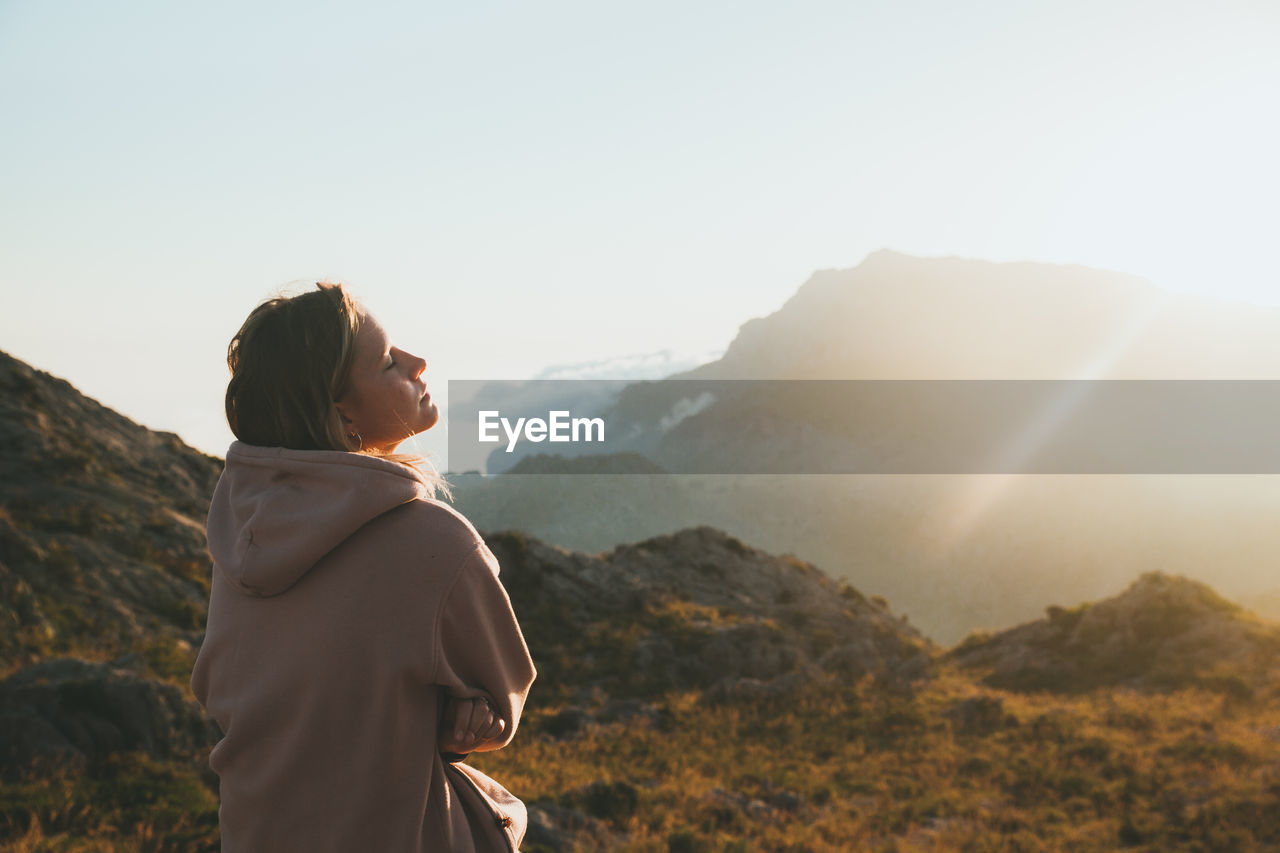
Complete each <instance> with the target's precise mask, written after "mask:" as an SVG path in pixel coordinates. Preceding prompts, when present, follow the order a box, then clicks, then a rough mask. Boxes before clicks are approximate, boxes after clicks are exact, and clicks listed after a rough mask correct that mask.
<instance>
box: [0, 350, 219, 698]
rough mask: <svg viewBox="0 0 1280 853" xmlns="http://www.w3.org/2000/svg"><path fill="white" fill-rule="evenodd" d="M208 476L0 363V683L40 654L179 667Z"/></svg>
mask: <svg viewBox="0 0 1280 853" xmlns="http://www.w3.org/2000/svg"><path fill="white" fill-rule="evenodd" d="M221 470H222V465H221V462H220V460H218V459H216V458H214V457H212V456H207V455H205V454H203V453H199V452H197V451H195V450H192V449H191V448H190V447H187V446H186V445H184V444H183V443H182V442H181V441H180V440H179V439H178V437H177V436H176V435H174V434H172V433H163V432H153V431H151V430H149V429H146V428H145V427H142V426H139V425H138V424H136V423H134V422H133V421H131V420H129V419H128V418H125V417H123V416H121V415H120V414H118V413H116V412H114V411H112V410H110V409H108V408H106V407H104V406H102V405H100V404H99V403H97V402H95V401H94V400H91V399H89V398H88V397H85V396H84V395H82V394H80V393H79V392H78V391H76V390H75V388H73V387H72V386H71V385H70V384H69V383H67V382H66V381H64V380H61V379H58V378H56V377H53V376H50V375H49V374H47V373H45V372H43V371H38V370H34V369H33V368H31V367H30V366H28V365H26V364H24V363H22V362H20V361H18V360H16V359H14V358H12V357H10V356H9V355H7V354H5V353H0V601H3V604H0V620H2V621H3V623H4V625H5V630H4V631H2V632H0V676H2V675H8V674H10V673H12V672H14V671H15V670H16V669H18V668H20V667H22V666H25V665H28V664H31V663H33V662H34V661H36V660H37V659H41V658H45V657H48V656H52V655H75V656H77V657H80V658H84V659H87V660H93V661H99V662H102V661H108V660H111V659H113V658H116V657H118V656H120V655H123V654H128V653H134V652H139V651H140V652H141V653H142V654H143V656H144V658H145V659H146V661H147V666H148V667H149V669H150V671H152V672H153V674H156V675H168V674H171V673H173V672H174V671H175V670H181V669H183V668H185V667H187V664H188V663H189V662H190V661H191V660H193V654H194V653H193V652H192V647H193V645H194V644H195V643H197V642H198V641H199V638H200V637H201V635H202V631H201V625H202V621H203V615H204V608H205V604H206V602H207V601H208V595H209V576H208V575H209V570H208V568H209V564H208V557H207V550H206V544H205V536H204V520H205V516H206V514H207V512H208V508H209V496H210V495H211V494H212V493H213V487H214V485H215V484H216V482H217V479H218V474H219V473H220V472H221Z"/></svg>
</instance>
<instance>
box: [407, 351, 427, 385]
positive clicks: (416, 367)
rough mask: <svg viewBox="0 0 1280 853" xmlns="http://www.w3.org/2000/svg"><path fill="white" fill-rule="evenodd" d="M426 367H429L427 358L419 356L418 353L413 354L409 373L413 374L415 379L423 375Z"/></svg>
mask: <svg viewBox="0 0 1280 853" xmlns="http://www.w3.org/2000/svg"><path fill="white" fill-rule="evenodd" d="M426 369H427V362H426V360H425V359H421V358H418V357H417V356H416V355H415V356H413V358H412V361H411V362H410V364H409V375H410V376H412V377H413V378H414V379H417V378H418V377H419V376H421V375H422V371H424V370H426Z"/></svg>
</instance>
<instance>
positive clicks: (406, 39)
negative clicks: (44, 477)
mask: <svg viewBox="0 0 1280 853" xmlns="http://www.w3.org/2000/svg"><path fill="white" fill-rule="evenodd" d="M1277 44H1280V4H1277V3H1274V2H1264V0H1257V1H1256V2H1231V0H1225V1H1224V0H1218V2H1212V3H1210V2H1198V3H1179V2H1171V1H1170V0H1161V2H1128V0H1105V2H1095V1H1094V0H1072V2H1058V3H1033V2H1026V0H1012V2H992V1H991V0H988V1H987V2H969V3H954V2H919V1H918V0H893V2H864V3H858V2H848V1H847V0H845V2H830V3H820V2H809V3H806V2H792V3H751V2H736V3H728V2H723V3H710V2H707V3H696V2H689V0H681V2H661V1H660V0H648V2H645V3H631V4H619V3H600V2H590V3H588V2H581V3H563V2H542V3H487V2H471V3H466V4H443V3H432V2H415V3H394V4H392V3H384V4H377V3H359V4H356V3H350V4H338V3H321V2H307V3H302V2H294V3H259V2H255V3H219V4H208V3H206V4H191V3H174V2H171V0H166V2H131V1H130V0H120V2H113V3H100V2H92V3H89V2H71V0H59V2H53V3H49V2H36V0H31V2H15V0H0V121H3V126H2V128H3V129H2V132H0V277H2V279H3V282H4V288H5V310H4V311H3V312H0V349H4V350H6V351H8V352H10V353H12V354H13V355H16V356H17V357H19V358H22V359H24V360H26V361H29V362H31V363H32V364H34V365H35V366H36V367H39V368H41V369H44V370H48V371H50V372H52V373H54V374H56V375H59V376H62V377H64V378H67V379H69V380H70V381H71V382H72V383H73V384H75V385H76V386H77V387H79V388H80V389H81V390H82V391H84V392H86V393H88V394H89V395H91V396H93V397H95V398H96V399H98V400H99V401H101V402H103V403H104V404H106V405H109V406H112V407H114V408H117V409H119V410H120V411H122V412H123V413H125V414H126V415H128V416H130V417H132V418H134V419H135V420H138V421H140V422H142V423H143V424H145V425H147V426H150V427H153V428H156V429H167V430H173V431H176V432H178V433H179V434H180V435H182V436H183V437H184V438H185V439H187V440H188V441H190V442H191V443H193V444H195V445H197V446H199V447H201V448H202V449H205V450H208V451H210V452H214V453H219V454H220V453H221V452H223V451H224V450H225V448H226V444H227V442H229V441H230V439H231V435H230V432H229V431H228V430H227V428H226V425H225V421H224V420H223V416H222V393H223V391H224V389H225V381H226V367H225V360H224V359H225V351H226V344H227V341H228V340H229V339H230V337H231V335H232V334H233V333H234V332H235V330H236V328H237V327H238V326H239V324H240V322H241V321H242V320H243V319H244V317H245V315H246V314H247V313H248V312H249V311H250V309H252V308H253V306H254V305H256V304H257V303H258V302H260V301H261V300H262V299H264V298H266V297H267V296H268V295H269V294H270V293H271V292H272V291H273V290H275V289H276V288H278V287H280V286H282V285H285V284H287V283H289V282H291V281H295V280H299V279H307V278H310V279H312V280H314V279H315V278H317V277H332V278H340V279H343V280H345V281H347V282H349V283H350V284H351V285H352V286H353V289H354V290H355V292H356V293H357V295H359V296H360V297H361V298H363V299H364V301H365V302H366V303H367V304H368V305H369V306H370V307H371V308H372V309H373V310H374V312H375V313H377V314H378V315H379V316H380V318H381V319H382V320H383V322H384V325H386V326H387V327H388V329H389V330H390V331H391V333H392V335H393V337H394V338H395V340H396V341H397V343H398V344H399V345H401V346H403V347H405V348H406V349H409V350H411V351H414V352H417V353H419V354H421V355H422V356H423V357H425V358H426V359H427V361H428V364H429V367H428V373H427V381H428V385H429V387H431V388H432V389H433V396H436V397H437V399H438V400H441V401H443V392H444V390H445V388H444V385H445V382H446V381H447V380H448V379H451V378H453V379H484V378H494V379H499V378H521V377H528V376H533V375H535V374H537V373H538V372H539V371H541V370H543V369H544V368H546V367H548V366H550V365H556V364H566V363H575V362H589V361H595V360H599V359H607V358H612V357H618V356H625V355H635V354H644V353H652V352H655V351H659V350H664V349H665V350H671V351H673V352H674V353H676V354H677V356H678V355H680V354H692V353H706V352H708V351H718V350H721V349H723V348H724V347H725V346H726V345H727V344H728V343H729V341H730V340H731V339H732V337H733V335H734V333H735V332H736V330H737V327H738V326H739V325H740V324H741V323H743V322H744V321H746V320H747V319H749V318H751V317H753V316H761V315H764V314H767V313H769V312H771V311H773V310H774V309H776V308H777V307H778V306H780V305H781V304H782V303H783V302H784V301H785V300H786V299H787V298H788V297H789V296H790V294H791V293H792V292H794V290H795V289H796V288H797V287H798V286H799V285H800V284H801V283H802V282H803V281H804V280H805V279H806V278H807V277H808V275H809V274H810V273H811V272H812V271H813V270H815V269H819V268H829V267H850V266H854V265H856V264H857V263H859V262H860V261H861V260H862V258H863V257H864V256H865V255H866V254H867V253H868V252H869V251H872V250H874V249H877V248H881V247H889V248H893V249H897V250H900V251H904V252H909V253H915V254H922V255H960V256H965V257H974V258H984V259H989V260H996V261H1004V260H1038V261H1047V262H1070V263H1080V264H1086V265H1090V266H1098V267H1106V268H1111V269H1117V270H1122V271H1125V272H1131V273H1137V274H1139V275H1143V276H1145V277H1147V278H1149V279H1151V280H1152V281H1154V282H1155V283H1156V284H1158V285H1161V286H1163V287H1166V288H1168V289H1171V290H1199V291H1202V292H1206V293H1214V294H1217V295H1220V296H1223V297H1226V298H1233V299H1243V300H1247V301H1252V302H1258V303H1267V304H1280V274H1278V273H1277V265H1276V261H1275V258H1274V250H1275V248H1276V245H1277V240H1276V235H1277V234H1278V233H1280V213H1278V212H1277V210H1278V208H1277V199H1280V159H1278V158H1277V154H1276V152H1277V151H1280V111H1278V110H1277V108H1276V101H1277V92H1280V50H1277V49H1276V45H1277ZM432 433H437V431H436V430H433V431H432ZM432 439H433V442H429V443H428V444H427V448H428V449H431V448H433V447H442V446H443V434H442V431H441V434H437V435H433V436H432Z"/></svg>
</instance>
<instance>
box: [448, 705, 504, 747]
mask: <svg viewBox="0 0 1280 853" xmlns="http://www.w3.org/2000/svg"><path fill="white" fill-rule="evenodd" d="M506 728H507V721H506V720H504V719H502V717H501V715H499V714H498V712H497V709H495V708H494V707H493V706H492V705H491V704H489V700H488V699H485V698H484V697H483V696H478V697H476V698H474V699H458V698H456V697H453V696H449V697H446V699H445V702H444V711H443V713H441V715H440V729H439V735H438V738H437V740H438V746H439V749H440V751H441V752H453V753H467V752H475V751H476V750H479V749H483V748H484V747H485V746H487V745H489V744H490V743H491V742H493V741H496V740H498V739H500V738H501V736H502V733H503V732H504V731H505V730H506Z"/></svg>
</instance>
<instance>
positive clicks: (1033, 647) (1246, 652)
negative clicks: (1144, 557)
mask: <svg viewBox="0 0 1280 853" xmlns="http://www.w3.org/2000/svg"><path fill="white" fill-rule="evenodd" d="M950 657H951V658H952V659H953V660H954V661H956V662H957V663H959V664H960V665H961V666H963V667H966V668H968V669H971V670H978V671H981V672H983V673H986V674H985V677H984V680H985V682H986V683H987V684H991V685H993V686H998V687H1007V688H1013V689H1020V690H1026V689H1041V690H1056V691H1078V690H1092V689H1097V688H1099V687H1117V686H1124V687H1133V688H1157V689H1163V690H1168V689H1173V688H1179V687H1187V686H1193V685H1194V686H1207V687H1209V688H1225V689H1227V690H1229V691H1235V692H1237V693H1241V694H1243V695H1247V696H1252V694H1253V691H1254V685H1257V684H1260V683H1264V682H1272V681H1274V680H1275V678H1276V676H1280V625H1277V624H1276V623H1274V622H1265V621H1263V620H1261V619H1259V618H1258V617H1257V616H1256V615H1254V614H1252V613H1250V612H1248V611H1246V610H1245V609H1244V608H1242V607H1240V606H1239V605H1237V604H1234V603H1232V602H1229V601H1227V600H1226V599H1224V598H1222V597H1221V596H1219V595H1218V594H1217V593H1216V592H1214V591H1213V590H1212V589H1211V588H1210V587H1208V586H1207V585H1205V584H1202V583H1199V582H1197V581H1193V580H1188V579H1187V578H1182V577H1176V576H1169V575H1166V574H1164V573H1161V572H1150V573H1148V574H1144V575H1143V576H1142V577H1140V578H1139V579H1138V580H1136V581H1134V582H1133V584H1131V585H1130V586H1129V588H1128V589H1126V590H1125V591H1124V592H1123V593H1121V594H1120V595H1118V596H1116V597H1114V598H1110V599H1107V600H1104V601H1100V602H1097V603H1086V604H1082V605H1080V606H1078V607H1074V608H1070V609H1067V608H1062V607H1050V608H1048V610H1047V615H1046V617H1045V618H1044V619H1039V620H1036V621H1034V622H1029V623H1027V624H1025V625H1020V626H1018V627H1016V628H1011V629H1009V630H1007V631H1001V632H999V633H997V634H994V635H989V634H976V635H972V636H970V637H969V638H967V639H966V640H965V642H964V643H962V644H961V645H960V646H959V647H958V648H956V649H954V650H953V651H952V652H951V653H950Z"/></svg>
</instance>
